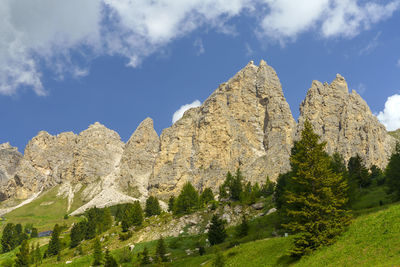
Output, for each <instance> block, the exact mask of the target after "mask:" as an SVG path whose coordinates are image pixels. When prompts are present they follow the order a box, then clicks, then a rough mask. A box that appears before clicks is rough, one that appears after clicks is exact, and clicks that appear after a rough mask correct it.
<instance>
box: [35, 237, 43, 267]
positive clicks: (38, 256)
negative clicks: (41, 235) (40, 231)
mask: <svg viewBox="0 0 400 267" xmlns="http://www.w3.org/2000/svg"><path fill="white" fill-rule="evenodd" d="M33 254H34V257H33V258H34V264H35V265H36V266H39V265H40V264H42V253H41V252H40V246H39V242H38V243H36V249H35V252H33Z"/></svg>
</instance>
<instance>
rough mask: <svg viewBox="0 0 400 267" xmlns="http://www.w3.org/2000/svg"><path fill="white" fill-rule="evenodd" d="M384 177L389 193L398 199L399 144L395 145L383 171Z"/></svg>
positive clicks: (399, 194)
mask: <svg viewBox="0 0 400 267" xmlns="http://www.w3.org/2000/svg"><path fill="white" fill-rule="evenodd" d="M385 176H386V180H387V185H388V188H389V193H394V195H395V197H396V198H397V199H400V143H399V142H397V143H396V149H395V151H394V152H393V154H392V155H391V157H390V159H389V163H388V165H387V167H386V170H385Z"/></svg>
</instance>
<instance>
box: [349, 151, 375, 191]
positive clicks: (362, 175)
mask: <svg viewBox="0 0 400 267" xmlns="http://www.w3.org/2000/svg"><path fill="white" fill-rule="evenodd" d="M348 170H349V179H350V180H349V185H350V186H356V187H360V188H362V187H368V186H369V185H371V180H370V176H369V173H368V169H367V168H366V167H365V165H364V163H363V161H362V159H361V157H360V155H358V154H357V155H356V156H354V157H351V158H350V159H349V163H348ZM352 191H354V190H352Z"/></svg>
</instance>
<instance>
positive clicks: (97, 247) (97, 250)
mask: <svg viewBox="0 0 400 267" xmlns="http://www.w3.org/2000/svg"><path fill="white" fill-rule="evenodd" d="M102 261H103V252H102V251H101V244H100V241H99V239H98V238H97V237H96V239H95V240H94V244H93V265H94V266H99V265H101V264H102Z"/></svg>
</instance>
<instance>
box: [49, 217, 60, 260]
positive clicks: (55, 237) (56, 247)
mask: <svg viewBox="0 0 400 267" xmlns="http://www.w3.org/2000/svg"><path fill="white" fill-rule="evenodd" d="M60 232H61V229H60V227H59V226H58V224H56V225H55V226H54V229H53V233H52V234H51V239H50V241H49V246H48V248H47V253H46V254H47V255H49V256H55V255H57V254H58V253H59V252H60V250H61V243H60Z"/></svg>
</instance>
